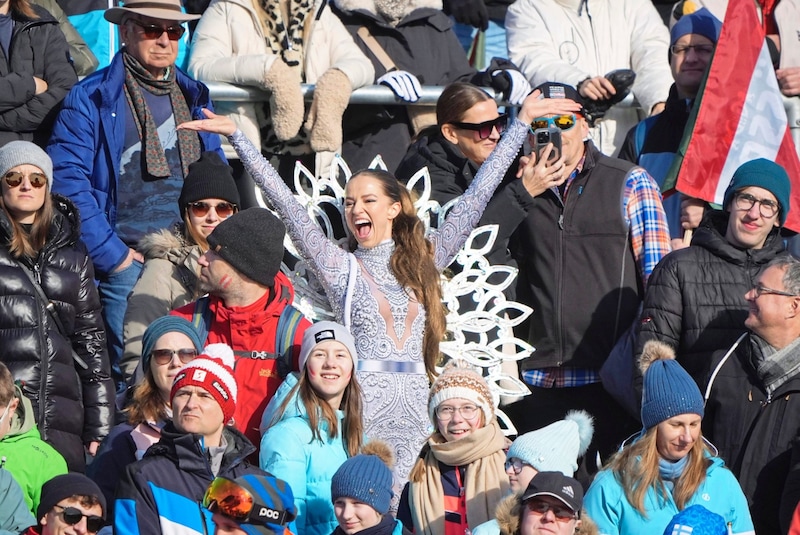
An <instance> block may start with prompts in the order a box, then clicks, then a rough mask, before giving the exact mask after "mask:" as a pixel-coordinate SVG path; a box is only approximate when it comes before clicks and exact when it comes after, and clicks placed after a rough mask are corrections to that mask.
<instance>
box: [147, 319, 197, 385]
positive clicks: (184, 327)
mask: <svg viewBox="0 0 800 535" xmlns="http://www.w3.org/2000/svg"><path fill="white" fill-rule="evenodd" d="M173 332H178V333H181V334H185V335H186V336H187V337H188V338H189V340H191V341H192V345H193V346H194V348H195V349H196V350H197V353H198V354H199V353H200V352H201V351H202V350H203V342H202V341H201V340H200V335H199V334H198V333H197V329H195V327H194V325H192V323H191V322H190V321H188V320H186V319H184V318H181V317H178V316H162V317H160V318H158V319H156V320H155V321H153V322H152V323H151V324H150V325H149V326H148V327H147V329H146V330H145V331H144V334H143V335H142V371H143V372H145V371H147V368H148V367H149V366H150V353H151V352H152V351H153V348H154V347H155V345H156V342H158V339H159V338H161V337H162V336H163V335H165V334H167V333H173Z"/></svg>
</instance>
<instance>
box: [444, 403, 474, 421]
mask: <svg viewBox="0 0 800 535" xmlns="http://www.w3.org/2000/svg"><path fill="white" fill-rule="evenodd" d="M478 410H479V409H478V407H476V406H475V405H462V406H461V407H451V406H450V405H439V406H438V407H436V417H437V418H439V420H440V421H442V422H449V421H450V420H452V419H453V416H454V415H455V413H458V414H460V415H461V417H462V418H464V419H465V420H472V419H473V418H475V416H477V414H478Z"/></svg>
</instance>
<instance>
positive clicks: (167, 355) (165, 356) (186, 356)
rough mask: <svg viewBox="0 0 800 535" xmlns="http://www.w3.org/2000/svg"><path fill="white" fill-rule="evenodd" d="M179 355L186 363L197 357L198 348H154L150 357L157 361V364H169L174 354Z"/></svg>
mask: <svg viewBox="0 0 800 535" xmlns="http://www.w3.org/2000/svg"><path fill="white" fill-rule="evenodd" d="M173 355H178V359H179V360H180V361H181V362H182V363H183V364H186V363H188V362H191V361H192V360H194V358H195V357H197V350H196V349H195V348H193V347H188V348H183V349H178V350H174V349H154V350H152V351H151V352H150V358H152V359H153V360H155V361H156V364H161V365H164V364H167V363H169V362H171V361H172V356H173Z"/></svg>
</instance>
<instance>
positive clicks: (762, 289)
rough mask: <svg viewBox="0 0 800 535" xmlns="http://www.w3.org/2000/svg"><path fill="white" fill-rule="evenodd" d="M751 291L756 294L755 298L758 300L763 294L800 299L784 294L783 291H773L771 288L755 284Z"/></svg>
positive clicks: (793, 295)
mask: <svg viewBox="0 0 800 535" xmlns="http://www.w3.org/2000/svg"><path fill="white" fill-rule="evenodd" d="M751 291H752V292H753V293H755V294H756V298H759V297H761V296H762V295H764V294H772V295H783V296H784V297H800V296H798V295H797V294H793V293H789V292H784V291H783V290H773V289H772V288H767V287H766V286H762V285H761V284H756V285H755V286H753V288H752V289H751Z"/></svg>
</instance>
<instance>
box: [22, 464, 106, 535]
mask: <svg viewBox="0 0 800 535" xmlns="http://www.w3.org/2000/svg"><path fill="white" fill-rule="evenodd" d="M105 511H106V499H105V498H104V497H103V493H102V492H101V491H100V488H99V487H98V486H97V485H96V484H95V482H94V481H92V480H91V479H89V478H88V477H86V476H85V475H83V474H78V473H70V474H64V475H60V476H56V477H54V478H53V479H51V480H50V481H48V482H47V483H45V484H44V485H42V501H41V502H40V504H39V508H38V509H37V511H36V519H37V520H38V521H39V525H38V526H33V527H31V528H29V529H28V530H27V531H26V532H25V534H24V535H87V534H94V533H97V532H98V531H100V529H101V528H102V527H103V526H104V525H105V523H106V522H105Z"/></svg>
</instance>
